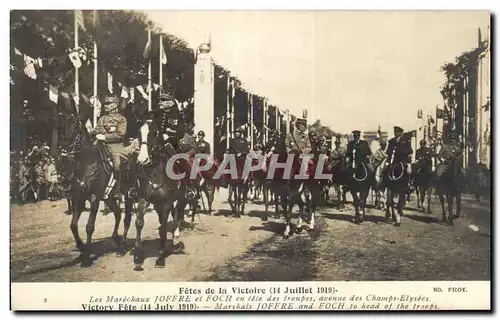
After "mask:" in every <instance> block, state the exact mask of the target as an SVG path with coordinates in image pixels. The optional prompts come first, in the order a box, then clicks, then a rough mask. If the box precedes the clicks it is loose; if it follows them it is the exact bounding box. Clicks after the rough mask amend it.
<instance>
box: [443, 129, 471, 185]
mask: <svg viewBox="0 0 500 320" xmlns="http://www.w3.org/2000/svg"><path fill="white" fill-rule="evenodd" d="M461 154H462V149H461V148H460V145H459V144H458V141H457V136H456V134H455V133H454V132H451V133H450V135H449V139H448V143H447V144H443V146H442V147H441V149H440V150H439V153H438V155H437V158H438V160H439V161H440V162H441V163H440V164H439V165H437V167H436V178H437V179H439V178H441V176H442V175H443V173H445V172H446V170H447V169H448V166H449V164H450V161H451V160H452V159H453V158H454V157H455V156H460V155H461ZM460 172H461V174H462V175H463V176H465V170H464V168H462V167H460Z"/></svg>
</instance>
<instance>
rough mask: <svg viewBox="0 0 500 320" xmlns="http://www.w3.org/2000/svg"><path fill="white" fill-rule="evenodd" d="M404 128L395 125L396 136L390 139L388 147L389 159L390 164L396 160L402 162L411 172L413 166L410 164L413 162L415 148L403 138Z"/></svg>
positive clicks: (409, 172)
mask: <svg viewBox="0 0 500 320" xmlns="http://www.w3.org/2000/svg"><path fill="white" fill-rule="evenodd" d="M403 133H404V130H403V129H402V128H401V127H398V126H395V127H394V138H392V139H391V140H389V146H388V148H387V155H388V158H387V161H388V162H389V164H392V163H395V162H401V163H403V165H404V166H405V169H406V172H407V173H408V174H411V168H410V166H409V164H410V162H411V154H412V153H413V150H412V149H411V146H410V145H409V144H408V143H407V142H406V141H405V140H404V138H403Z"/></svg>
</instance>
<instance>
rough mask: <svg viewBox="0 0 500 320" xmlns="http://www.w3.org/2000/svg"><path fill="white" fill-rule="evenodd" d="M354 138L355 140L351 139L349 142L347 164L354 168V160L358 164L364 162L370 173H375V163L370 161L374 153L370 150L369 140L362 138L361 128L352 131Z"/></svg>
mask: <svg viewBox="0 0 500 320" xmlns="http://www.w3.org/2000/svg"><path fill="white" fill-rule="evenodd" d="M352 138H353V140H351V141H349V143H348V144H347V150H346V160H347V166H348V167H350V168H354V165H353V164H354V161H355V163H356V164H359V163H364V164H365V165H366V169H367V170H368V171H369V173H373V172H374V169H373V165H372V164H371V163H370V161H369V157H370V156H371V155H372V151H371V150H370V146H369V145H368V142H367V141H365V140H361V131H359V130H354V131H353V132H352Z"/></svg>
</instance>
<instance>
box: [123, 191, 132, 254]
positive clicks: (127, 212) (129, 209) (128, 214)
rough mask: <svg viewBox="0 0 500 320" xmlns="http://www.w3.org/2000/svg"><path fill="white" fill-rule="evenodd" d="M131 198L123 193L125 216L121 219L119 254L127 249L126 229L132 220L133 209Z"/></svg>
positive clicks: (128, 228)
mask: <svg viewBox="0 0 500 320" xmlns="http://www.w3.org/2000/svg"><path fill="white" fill-rule="evenodd" d="M133 204H134V202H133V200H132V199H131V198H130V197H129V196H128V194H127V195H125V218H124V219H123V238H122V241H121V243H120V254H121V255H124V254H125V251H126V250H127V237H128V231H129V230H130V224H131V222H132V210H133Z"/></svg>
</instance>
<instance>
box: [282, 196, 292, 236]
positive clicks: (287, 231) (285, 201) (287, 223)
mask: <svg viewBox="0 0 500 320" xmlns="http://www.w3.org/2000/svg"><path fill="white" fill-rule="evenodd" d="M280 198H281V202H282V204H283V213H284V215H285V231H284V232H283V238H285V239H288V238H289V237H290V232H291V228H292V223H291V221H292V219H291V211H289V210H288V207H289V205H288V197H287V196H286V195H281V196H280Z"/></svg>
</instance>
